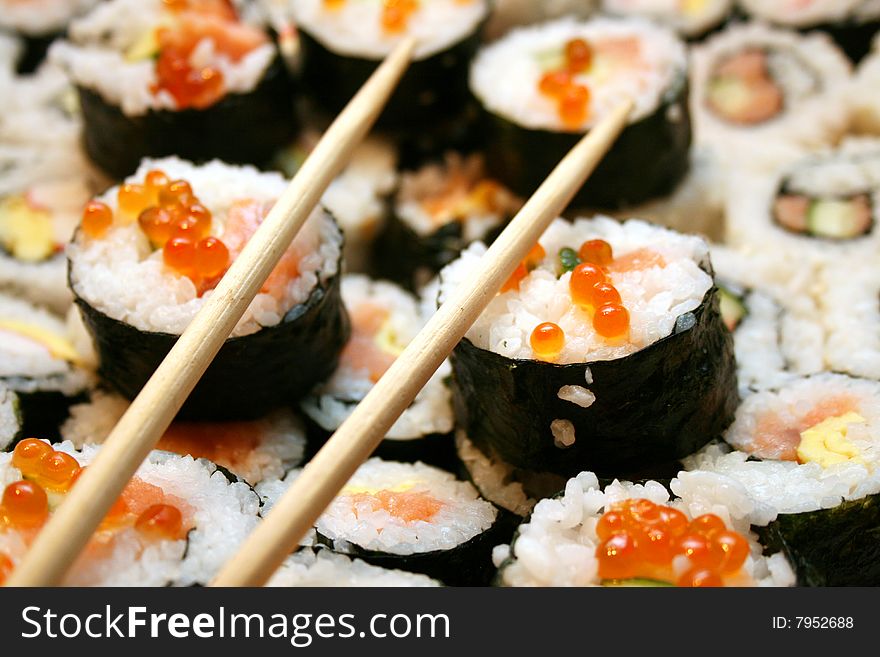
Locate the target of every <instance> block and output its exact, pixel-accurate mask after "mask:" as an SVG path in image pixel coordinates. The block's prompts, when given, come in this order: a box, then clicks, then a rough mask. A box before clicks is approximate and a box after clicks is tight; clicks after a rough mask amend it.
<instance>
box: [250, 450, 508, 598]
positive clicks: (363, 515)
mask: <svg viewBox="0 0 880 657" xmlns="http://www.w3.org/2000/svg"><path fill="white" fill-rule="evenodd" d="M264 488H265V486H264ZM497 513H498V512H497V510H496V509H495V507H494V506H493V505H492V504H490V503H489V502H487V501H485V500H483V499H481V498H480V496H479V495H478V494H477V491H476V489H475V488H474V487H473V486H472V485H471V484H469V483H467V482H464V481H458V480H456V478H455V476H454V475H452V474H451V473H449V472H445V471H443V470H440V469H438V468H434V467H431V466H427V465H425V464H423V463H414V464H413V463H396V462H393V461H383V460H381V459H378V458H371V459H370V460H368V461H367V462H366V463H364V464H363V465H362V466H361V467H360V468H358V470H357V472H356V473H355V474H354V476H353V477H352V478H351V479H350V480H349V481H348V483H347V484H346V486H345V488H343V489H342V491H341V492H340V493H339V495H338V496H337V497H336V499H335V500H334V501H333V502H332V503H331V504H330V506H329V507H327V509H326V510H325V512H324V514H323V515H322V516H321V517H320V518H319V519H318V521H317V523H316V529H317V540H318V542H319V543H320V544H323V545H327V546H329V547H331V548H332V549H333V550H334V551H337V552H341V553H344V554H348V555H349V556H351V557H357V558H359V559H363V560H364V561H366V562H367V563H370V564H372V565H375V566H382V567H384V568H399V569H401V570H407V571H411V572H417V573H422V574H425V575H428V576H429V577H433V578H435V579H438V580H440V581H442V582H444V583H445V584H448V585H452V586H456V585H471V586H475V585H480V584H487V583H488V582H489V579H490V578H491V576H492V562H491V555H490V553H491V550H492V547H493V546H494V545H495V544H496V543H497V536H496V535H495V532H494V531H493V530H494V528H495V523H496V517H497Z"/></svg>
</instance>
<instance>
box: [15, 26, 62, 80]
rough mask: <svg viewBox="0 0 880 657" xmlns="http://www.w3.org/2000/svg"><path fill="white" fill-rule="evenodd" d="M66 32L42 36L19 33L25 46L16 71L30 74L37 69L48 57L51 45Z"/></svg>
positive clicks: (21, 73) (20, 73)
mask: <svg viewBox="0 0 880 657" xmlns="http://www.w3.org/2000/svg"><path fill="white" fill-rule="evenodd" d="M64 34H65V32H64V31H61V32H55V33H52V34H45V35H40V36H31V35H28V34H19V36H20V37H21V41H22V44H23V45H24V48H22V52H21V56H20V57H19V58H18V61H17V62H16V66H15V72H16V73H18V74H19V75H28V74H30V73H33V72H34V71H36V70H37V69H38V68H39V67H40V64H42V63H43V61H44V60H45V59H46V53H47V52H48V51H49V46H51V45H52V43H53V42H54V41H55V39H59V38H61V37H63V36H64Z"/></svg>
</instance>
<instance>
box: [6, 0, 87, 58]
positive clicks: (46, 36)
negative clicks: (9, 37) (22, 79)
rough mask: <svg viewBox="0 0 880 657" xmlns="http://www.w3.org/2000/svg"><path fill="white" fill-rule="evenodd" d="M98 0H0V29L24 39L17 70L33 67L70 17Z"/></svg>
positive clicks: (79, 13)
mask: <svg viewBox="0 0 880 657" xmlns="http://www.w3.org/2000/svg"><path fill="white" fill-rule="evenodd" d="M98 2H99V0H0V30H4V31H9V32H15V33H16V34H18V35H19V36H20V37H22V39H23V41H24V48H23V52H22V53H21V54H20V57H19V59H18V71H19V72H20V73H30V72H32V71H34V70H35V69H36V68H37V67H38V66H39V65H40V63H41V62H42V61H43V58H44V57H45V56H46V51H47V50H48V49H49V45H50V44H51V43H52V41H53V40H54V39H55V38H56V37H58V36H60V35H62V34H63V33H64V31H65V30H66V29H67V25H68V23H70V21H71V20H73V19H74V18H76V17H77V16H80V15H82V14H84V13H85V12H87V11H88V10H89V9H91V8H92V7H94V6H95V5H96V4H98Z"/></svg>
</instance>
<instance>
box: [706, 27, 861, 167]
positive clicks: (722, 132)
mask: <svg viewBox="0 0 880 657" xmlns="http://www.w3.org/2000/svg"><path fill="white" fill-rule="evenodd" d="M850 75H851V64H850V62H849V61H848V60H847V58H846V56H845V55H844V54H843V53H842V52H841V51H840V49H839V48H838V47H837V46H836V45H835V44H834V42H833V41H832V40H831V39H830V38H829V37H828V36H827V35H824V34H819V33H816V34H808V35H801V34H798V33H796V32H791V31H788V30H781V29H776V28H771V27H768V26H766V25H763V24H760V23H737V24H733V25H731V26H730V27H729V28H727V29H725V30H724V31H723V32H720V33H719V34H717V35H715V36H713V37H711V38H710V39H709V40H708V41H706V42H705V43H704V44H702V45H700V46H698V47H696V48H695V49H694V51H693V59H692V69H691V88H692V91H693V93H692V94H691V113H692V115H693V118H694V134H695V139H696V143H697V144H698V145H705V146H707V147H709V148H711V149H712V150H713V152H714V153H715V156H716V157H717V158H719V159H720V160H721V161H722V162H723V163H725V165H727V164H729V163H730V162H735V161H744V162H749V163H750V165H751V166H753V167H759V166H767V165H772V164H775V163H777V162H779V161H780V160H781V159H782V158H785V157H788V156H790V155H791V154H792V153H797V152H798V150H799V149H802V148H811V147H817V146H822V145H824V144H828V143H833V141H834V140H835V139H836V138H837V137H839V136H840V135H841V134H842V133H843V132H844V130H845V129H846V127H847V121H848V115H847V108H846V94H845V89H846V87H847V85H848V83H849V80H850Z"/></svg>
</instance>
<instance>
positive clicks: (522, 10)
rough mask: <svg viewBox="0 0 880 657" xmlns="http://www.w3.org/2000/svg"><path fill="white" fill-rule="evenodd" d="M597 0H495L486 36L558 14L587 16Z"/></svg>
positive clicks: (502, 32) (558, 15) (502, 33)
mask: <svg viewBox="0 0 880 657" xmlns="http://www.w3.org/2000/svg"><path fill="white" fill-rule="evenodd" d="M598 4H599V2H598V0H542V1H541V2H535V1H534V0H495V2H494V3H493V8H492V15H491V16H490V18H489V23H488V25H487V26H486V36H487V38H488V39H489V40H495V39H497V38H499V37H501V36H503V35H504V34H505V33H507V32H508V31H510V30H511V29H512V28H514V27H516V26H519V25H530V24H532V23H539V22H541V21H544V20H547V19H550V18H559V17H560V16H576V17H578V18H588V17H589V16H590V15H591V14H592V13H593V12H594V11H596V8H597V6H598Z"/></svg>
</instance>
